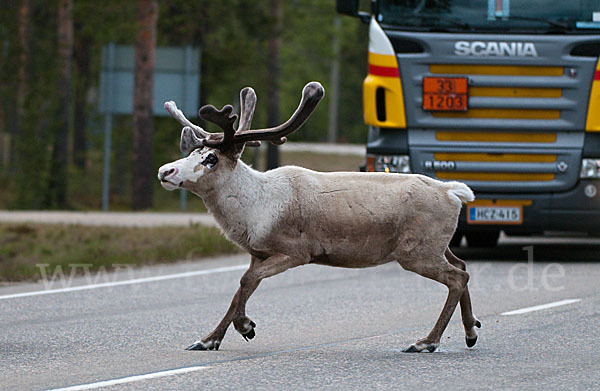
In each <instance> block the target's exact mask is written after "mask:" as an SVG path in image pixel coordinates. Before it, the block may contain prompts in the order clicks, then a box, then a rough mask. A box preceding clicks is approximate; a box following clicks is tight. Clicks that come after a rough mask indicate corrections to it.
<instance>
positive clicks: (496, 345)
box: [0, 239, 600, 390]
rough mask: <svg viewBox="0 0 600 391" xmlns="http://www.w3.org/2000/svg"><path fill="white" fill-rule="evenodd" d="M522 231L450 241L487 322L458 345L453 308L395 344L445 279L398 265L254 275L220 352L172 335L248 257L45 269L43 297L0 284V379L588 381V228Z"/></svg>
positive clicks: (425, 312)
mask: <svg viewBox="0 0 600 391" xmlns="http://www.w3.org/2000/svg"><path fill="white" fill-rule="evenodd" d="M528 243H529V241H528V240H525V239H524V240H523V241H522V242H518V241H515V242H513V243H509V244H504V245H503V246H502V247H500V248H498V249H496V250H492V251H486V252H477V251H473V250H462V251H460V253H461V255H462V256H465V257H469V258H476V259H480V260H471V261H469V262H468V268H469V271H470V272H471V281H470V283H469V284H470V289H471V297H472V300H473V307H474V312H475V314H476V315H477V316H478V317H479V319H480V320H481V321H482V323H483V328H482V329H481V330H480V338H479V341H478V343H477V345H476V346H475V348H473V349H467V348H466V346H465V343H464V333H463V330H462V325H461V323H460V316H459V313H458V312H457V313H456V314H455V316H454V317H453V319H452V321H451V323H450V325H449V327H448V329H447V330H446V332H445V334H444V336H443V339H442V345H441V348H440V350H439V351H437V352H435V353H421V354H408V353H402V352H401V351H400V350H401V349H402V348H405V347H407V346H408V345H409V344H411V343H412V342H414V341H415V340H416V339H418V338H421V337H423V336H425V335H426V334H427V333H428V332H429V330H430V328H431V327H432V326H433V324H434V322H435V320H436V319H437V316H438V314H439V311H440V310H441V307H442V305H443V302H444V300H445V296H446V289H445V288H444V287H443V286H441V285H439V284H437V283H435V282H431V281H428V280H425V279H424V278H422V277H420V276H417V275H414V274H412V273H409V272H406V271H404V270H402V269H401V268H400V266H399V265H397V264H388V265H384V266H381V267H377V268H372V269H366V270H345V269H335V268H327V267H321V266H314V265H310V266H304V267H301V268H298V269H295V270H291V271H288V272H285V273H283V274H281V275H279V276H276V277H273V278H270V279H268V280H265V281H264V282H263V283H262V284H261V286H260V287H259V289H258V291H257V292H256V293H255V294H254V295H253V296H252V298H251V299H250V302H249V304H248V315H249V316H250V317H251V318H252V319H253V320H254V321H255V322H256V323H257V328H256V333H257V334H256V338H255V339H254V340H252V341H250V342H245V341H244V340H243V338H242V337H241V336H240V335H238V334H237V332H235V330H233V328H230V330H229V332H228V334H227V336H226V337H225V339H224V341H223V344H222V345H221V350H219V351H216V352H215V351H209V352H198V351H194V352H190V351H185V350H184V348H185V347H186V346H188V345H189V344H190V343H192V342H193V341H194V340H195V339H197V338H198V337H202V336H204V335H205V334H207V333H208V332H210V331H211V330H212V328H213V327H214V326H215V325H216V324H217V322H218V321H219V320H220V318H221V316H222V315H223V314H224V313H225V311H226V309H227V306H228V305H229V302H230V300H231V297H232V295H233V293H234V292H235V290H236V288H237V286H238V280H239V277H240V276H241V274H242V273H243V269H242V268H243V265H244V264H245V263H246V262H247V258H246V257H245V256H236V257H231V258H220V259H213V260H204V261H200V262H195V263H186V264H179V265H174V266H169V267H158V268H152V269H144V270H135V271H132V270H125V271H123V272H121V273H117V274H115V275H103V276H100V278H99V279H98V280H97V281H96V283H101V284H103V285H93V286H91V287H90V286H85V285H86V284H88V283H90V282H92V283H93V282H94V278H96V277H97V276H88V278H87V279H86V278H76V279H74V280H72V281H71V282H70V283H68V281H66V282H65V285H64V286H63V285H61V284H60V281H56V282H55V284H54V285H53V287H52V289H57V288H60V289H61V290H59V291H57V292H54V293H52V294H44V292H46V291H45V290H44V286H43V284H41V283H40V284H19V285H9V286H3V287H0V314H1V316H0V331H1V333H0V389H3V390H28V389H32V390H40V389H53V388H61V387H69V386H77V385H85V386H82V387H80V388H71V389H97V388H98V387H102V386H104V388H102V389H111V390H129V389H136V390H137V389H143V390H149V389H152V390H155V389H156V390H175V389H185V390H187V389H236V390H238V389H248V390H261V389H265V390H272V389H285V390H288V389H289V390H300V389H303V390H304V389H328V390H329V389H330V390H364V389H381V390H388V389H409V388H419V389H421V388H433V389H446V390H480V389H493V390H502V389H506V390H541V389H543V390H547V389H557V390H561V389H581V390H588V389H598V384H600V349H599V347H600V346H599V343H598V332H599V331H600V283H599V281H600V263H598V261H600V240H585V241H579V242H578V241H577V240H571V241H570V240H569V239H567V240H566V241H564V242H560V241H552V240H549V241H548V240H542V241H539V242H537V244H536V245H535V246H534V247H533V250H531V251H533V253H534V257H535V262H528V261H527V256H528V252H527V251H526V250H523V247H525V246H526V245H527V244H528ZM544 257H547V258H548V259H550V260H551V261H552V262H547V261H546V260H545V259H544ZM481 258H488V259H492V260H493V261H492V260H481ZM498 259H502V260H501V261H498ZM557 259H562V261H560V262H556V260H557ZM565 260H568V261H565ZM160 276H166V277H160ZM140 278H143V279H142V280H140ZM160 278H163V279H160ZM131 279H134V280H133V281H131ZM127 280H130V281H127ZM123 281H125V282H123ZM132 282H133V283H132ZM89 288H93V289H89ZM564 300H571V301H570V302H564ZM557 302H558V304H561V302H562V305H558V306H555V307H551V308H545V309H538V310H526V311H528V312H524V313H517V314H513V315H510V314H508V315H503V313H506V312H509V311H513V310H518V309H522V308H526V307H531V306H538V305H543V304H549V303H557ZM567 303H568V304H567Z"/></svg>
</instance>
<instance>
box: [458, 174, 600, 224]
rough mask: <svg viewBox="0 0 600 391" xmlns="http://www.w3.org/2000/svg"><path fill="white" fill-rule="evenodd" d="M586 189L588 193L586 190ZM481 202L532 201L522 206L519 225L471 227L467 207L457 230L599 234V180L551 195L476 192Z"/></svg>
mask: <svg viewBox="0 0 600 391" xmlns="http://www.w3.org/2000/svg"><path fill="white" fill-rule="evenodd" d="M586 189H587V191H586ZM475 195H476V199H478V200H493V201H496V200H530V201H531V204H530V205H525V206H523V222H522V224H519V225H506V224H497V225H495V224H492V225H490V224H485V225H484V224H469V223H468V222H467V218H466V210H467V208H466V207H463V210H462V211H461V215H460V218H459V224H458V231H459V232H462V233H467V232H475V231H479V232H480V231H499V230H503V231H504V232H506V233H507V234H509V235H510V234H537V233H543V232H544V231H572V232H585V233H594V234H598V233H600V180H597V179H585V180H580V181H579V182H578V184H577V185H576V186H575V188H573V189H571V190H569V191H565V192H559V193H551V194H497V193H496V194H489V193H478V192H477V191H475Z"/></svg>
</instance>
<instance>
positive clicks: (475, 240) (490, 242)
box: [465, 231, 500, 247]
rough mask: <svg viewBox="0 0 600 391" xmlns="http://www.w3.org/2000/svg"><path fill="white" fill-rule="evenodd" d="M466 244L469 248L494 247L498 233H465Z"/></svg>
mask: <svg viewBox="0 0 600 391" xmlns="http://www.w3.org/2000/svg"><path fill="white" fill-rule="evenodd" d="M465 236H466V237H467V244H468V245H469V247H495V246H496V244H497V243H498V237H499V236H500V232H499V231H479V232H467V233H466V234H465Z"/></svg>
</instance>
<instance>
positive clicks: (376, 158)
mask: <svg viewBox="0 0 600 391" xmlns="http://www.w3.org/2000/svg"><path fill="white" fill-rule="evenodd" d="M367 171H370V172H393V173H403V174H409V173H410V172H411V171H410V158H409V157H408V155H367Z"/></svg>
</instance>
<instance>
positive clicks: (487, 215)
mask: <svg viewBox="0 0 600 391" xmlns="http://www.w3.org/2000/svg"><path fill="white" fill-rule="evenodd" d="M467 222H468V223H469V224H515V225H518V224H522V223H523V207H521V206H469V207H467Z"/></svg>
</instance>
